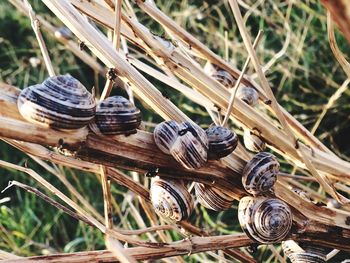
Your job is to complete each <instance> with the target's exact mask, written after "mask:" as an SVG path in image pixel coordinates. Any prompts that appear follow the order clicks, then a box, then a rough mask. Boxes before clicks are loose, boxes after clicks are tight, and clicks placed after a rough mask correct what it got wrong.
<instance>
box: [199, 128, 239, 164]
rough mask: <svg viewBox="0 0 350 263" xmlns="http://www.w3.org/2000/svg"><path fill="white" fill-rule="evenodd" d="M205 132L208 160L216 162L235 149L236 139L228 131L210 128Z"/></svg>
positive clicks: (235, 135) (233, 133)
mask: <svg viewBox="0 0 350 263" xmlns="http://www.w3.org/2000/svg"><path fill="white" fill-rule="evenodd" d="M205 132H206V134H207V136H208V141H209V151H208V159H209V160H217V159H220V158H222V157H225V156H227V155H229V154H230V153H232V152H233V151H234V149H236V147H237V144H238V137H237V134H236V133H235V132H232V131H231V130H230V129H227V128H225V127H222V126H212V127H210V128H209V129H207V130H206V131H205Z"/></svg>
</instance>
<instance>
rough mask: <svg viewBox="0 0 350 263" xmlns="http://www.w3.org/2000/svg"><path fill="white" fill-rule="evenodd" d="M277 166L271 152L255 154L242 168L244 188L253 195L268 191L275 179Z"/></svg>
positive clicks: (276, 161) (277, 170) (277, 171)
mask: <svg viewBox="0 0 350 263" xmlns="http://www.w3.org/2000/svg"><path fill="white" fill-rule="evenodd" d="M279 167H280V165H279V162H278V160H277V158H276V157H275V156H274V155H273V154H271V153H267V152H260V153H258V154H256V155H255V156H254V157H253V159H251V160H250V161H249V162H248V163H247V164H246V166H245V167H244V169H243V176H242V184H243V186H244V189H245V190H246V191H247V192H248V193H250V194H253V195H259V194H261V193H264V192H268V191H270V190H271V189H272V187H273V185H274V184H275V182H276V180H277V174H278V173H279Z"/></svg>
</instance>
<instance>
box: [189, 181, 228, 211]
mask: <svg viewBox="0 0 350 263" xmlns="http://www.w3.org/2000/svg"><path fill="white" fill-rule="evenodd" d="M194 189H195V191H196V196H197V199H198V201H199V203H200V204H201V205H202V206H204V207H206V208H209V209H212V210H215V211H222V210H227V209H229V208H230V207H231V206H232V203H233V201H234V199H233V198H232V197H230V196H229V195H228V194H226V193H225V191H223V190H222V189H219V188H217V187H214V186H209V185H205V184H201V183H195V184H194Z"/></svg>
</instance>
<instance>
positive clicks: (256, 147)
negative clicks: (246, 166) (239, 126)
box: [243, 129, 266, 152]
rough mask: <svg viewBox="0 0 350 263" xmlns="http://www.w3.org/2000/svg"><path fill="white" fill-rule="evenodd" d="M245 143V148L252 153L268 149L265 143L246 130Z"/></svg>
mask: <svg viewBox="0 0 350 263" xmlns="http://www.w3.org/2000/svg"><path fill="white" fill-rule="evenodd" d="M243 143H244V146H245V148H247V149H248V150H249V151H252V152H262V151H264V150H265V149H266V144H265V142H264V141H263V140H262V139H261V138H260V137H259V136H257V135H255V134H254V133H252V132H251V131H250V130H249V129H244V134H243Z"/></svg>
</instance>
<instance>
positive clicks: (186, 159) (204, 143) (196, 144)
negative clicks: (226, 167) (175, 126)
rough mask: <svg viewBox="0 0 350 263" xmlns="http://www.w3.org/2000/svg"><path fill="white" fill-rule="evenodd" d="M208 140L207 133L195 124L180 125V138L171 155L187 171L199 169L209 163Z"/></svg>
mask: <svg viewBox="0 0 350 263" xmlns="http://www.w3.org/2000/svg"><path fill="white" fill-rule="evenodd" d="M207 152H208V138H207V135H206V133H205V131H204V130H203V129H202V128H201V127H199V126H198V125H196V124H194V123H189V122H184V123H181V124H180V125H179V131H178V136H177V138H176V140H175V142H174V143H173V145H172V147H171V149H170V153H171V155H172V156H173V157H174V158H175V160H177V161H178V162H179V163H180V164H181V165H182V166H183V167H185V168H186V169H197V168H200V167H201V166H203V165H204V164H205V163H206V162H207Z"/></svg>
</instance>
